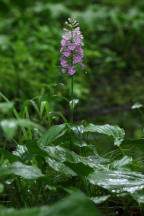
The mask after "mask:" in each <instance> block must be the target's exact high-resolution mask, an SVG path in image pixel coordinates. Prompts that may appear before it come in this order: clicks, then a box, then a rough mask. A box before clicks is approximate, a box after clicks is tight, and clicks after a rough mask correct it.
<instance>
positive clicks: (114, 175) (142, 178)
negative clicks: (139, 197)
mask: <svg viewBox="0 0 144 216" xmlns="http://www.w3.org/2000/svg"><path fill="white" fill-rule="evenodd" d="M88 180H89V182H90V183H91V184H94V185H98V186H101V187H103V188H105V189H107V190H109V191H111V192H114V193H117V194H122V193H124V192H128V193H130V194H133V193H134V192H135V191H137V190H141V189H143V188H144V175H143V174H141V173H139V172H133V171H127V170H111V169H108V168H106V167H102V166H101V167H100V168H99V169H97V170H95V171H94V173H92V174H90V175H89V176H88Z"/></svg>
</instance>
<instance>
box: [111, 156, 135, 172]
mask: <svg viewBox="0 0 144 216" xmlns="http://www.w3.org/2000/svg"><path fill="white" fill-rule="evenodd" d="M132 162H133V160H132V157H128V156H127V155H125V156H124V157H123V158H122V159H120V160H114V161H113V162H112V163H110V164H109V165H108V167H109V168H111V169H118V170H119V169H124V168H125V167H127V166H128V165H131V164H132Z"/></svg>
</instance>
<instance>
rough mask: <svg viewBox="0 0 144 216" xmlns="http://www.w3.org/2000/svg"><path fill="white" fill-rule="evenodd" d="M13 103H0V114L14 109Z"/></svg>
mask: <svg viewBox="0 0 144 216" xmlns="http://www.w3.org/2000/svg"><path fill="white" fill-rule="evenodd" d="M13 105H14V104H13V103H12V102H7V103H6V102H3V103H0V112H2V113H7V112H8V111H9V110H10V109H11V108H12V107H13Z"/></svg>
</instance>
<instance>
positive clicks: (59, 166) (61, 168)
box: [45, 157, 77, 176]
mask: <svg viewBox="0 0 144 216" xmlns="http://www.w3.org/2000/svg"><path fill="white" fill-rule="evenodd" d="M45 160H46V162H47V163H48V165H49V166H50V167H51V168H52V169H54V170H55V171H57V172H60V173H63V174H64V175H67V176H77V174H76V172H74V171H73V170H72V169H70V168H69V167H68V166H66V165H65V164H64V163H61V162H57V161H56V160H54V159H52V158H49V157H46V158H45Z"/></svg>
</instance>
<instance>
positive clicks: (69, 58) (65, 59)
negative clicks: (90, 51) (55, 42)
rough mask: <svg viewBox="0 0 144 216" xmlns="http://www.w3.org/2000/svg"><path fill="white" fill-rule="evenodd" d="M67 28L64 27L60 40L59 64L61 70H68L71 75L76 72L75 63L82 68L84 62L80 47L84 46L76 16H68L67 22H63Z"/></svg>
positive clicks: (64, 71)
mask: <svg viewBox="0 0 144 216" xmlns="http://www.w3.org/2000/svg"><path fill="white" fill-rule="evenodd" d="M65 24H66V25H67V28H64V32H65V33H64V35H63V36H62V40H61V49H60V52H61V53H62V56H61V66H62V72H63V73H66V72H68V73H69V74H70V75H73V74H74V73H75V72H76V65H78V64H79V65H80V66H81V67H82V69H83V68H84V64H83V63H82V59H83V56H84V53H83V49H82V47H83V46H84V44H83V42H82V39H83V35H82V33H81V32H80V27H79V26H78V25H79V23H78V22H77V21H76V18H75V17H74V18H73V19H71V18H69V19H68V22H65Z"/></svg>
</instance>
